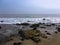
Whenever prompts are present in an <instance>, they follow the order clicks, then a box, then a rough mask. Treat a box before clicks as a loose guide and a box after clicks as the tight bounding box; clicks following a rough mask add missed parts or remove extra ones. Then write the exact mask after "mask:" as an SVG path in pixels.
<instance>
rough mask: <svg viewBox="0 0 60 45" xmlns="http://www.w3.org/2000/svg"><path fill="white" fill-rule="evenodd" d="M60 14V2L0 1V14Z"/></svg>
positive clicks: (57, 0) (39, 0) (43, 0)
mask: <svg viewBox="0 0 60 45" xmlns="http://www.w3.org/2000/svg"><path fill="white" fill-rule="evenodd" d="M21 13H23V14H25V13H26V14H29V13H33V14H60V0H0V14H21Z"/></svg>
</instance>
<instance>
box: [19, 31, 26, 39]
mask: <svg viewBox="0 0 60 45" xmlns="http://www.w3.org/2000/svg"><path fill="white" fill-rule="evenodd" d="M18 34H19V35H20V36H21V37H22V38H23V39H24V38H25V35H24V32H23V31H22V30H20V31H19V32H18Z"/></svg>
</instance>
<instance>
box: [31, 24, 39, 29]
mask: <svg viewBox="0 0 60 45" xmlns="http://www.w3.org/2000/svg"><path fill="white" fill-rule="evenodd" d="M30 27H31V28H35V27H39V24H32V25H31V26H30Z"/></svg>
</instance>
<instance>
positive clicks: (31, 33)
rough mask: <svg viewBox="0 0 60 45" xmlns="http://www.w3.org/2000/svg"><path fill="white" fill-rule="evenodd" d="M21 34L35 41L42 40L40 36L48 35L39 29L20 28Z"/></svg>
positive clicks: (24, 37)
mask: <svg viewBox="0 0 60 45" xmlns="http://www.w3.org/2000/svg"><path fill="white" fill-rule="evenodd" d="M19 34H20V36H21V37H22V38H23V39H32V40H33V41H34V42H40V41H41V39H40V37H42V38H47V36H46V35H45V34H43V33H41V32H40V31H39V30H24V31H23V30H20V31H19Z"/></svg>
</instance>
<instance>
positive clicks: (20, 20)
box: [0, 17, 60, 24]
mask: <svg viewBox="0 0 60 45" xmlns="http://www.w3.org/2000/svg"><path fill="white" fill-rule="evenodd" d="M43 18H45V19H46V20H43ZM1 21H3V22H1ZM23 22H27V23H38V22H41V23H60V17H42V18H0V24H16V23H23Z"/></svg>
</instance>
